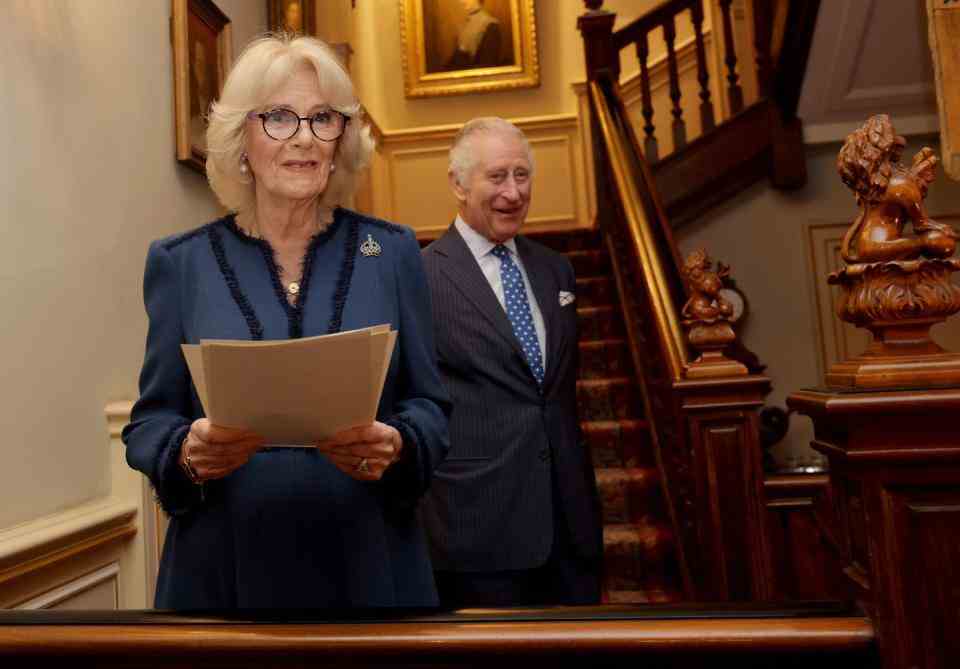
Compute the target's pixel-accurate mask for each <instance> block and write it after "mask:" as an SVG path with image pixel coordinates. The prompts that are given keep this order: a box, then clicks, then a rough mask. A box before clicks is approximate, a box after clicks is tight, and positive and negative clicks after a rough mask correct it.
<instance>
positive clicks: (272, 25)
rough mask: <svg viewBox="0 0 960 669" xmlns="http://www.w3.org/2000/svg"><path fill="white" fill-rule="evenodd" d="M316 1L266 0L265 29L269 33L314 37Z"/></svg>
mask: <svg viewBox="0 0 960 669" xmlns="http://www.w3.org/2000/svg"><path fill="white" fill-rule="evenodd" d="M315 1H316V0H267V27H268V28H269V29H270V32H275V33H294V34H297V35H315V34H316V30H317V19H316V16H315V15H316V12H315V11H314V10H315V9H316V8H315V6H314V2H315Z"/></svg>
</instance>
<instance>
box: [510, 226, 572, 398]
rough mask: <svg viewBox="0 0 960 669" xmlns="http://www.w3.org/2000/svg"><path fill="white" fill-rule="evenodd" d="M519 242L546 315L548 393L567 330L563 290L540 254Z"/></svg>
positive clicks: (523, 258) (536, 295)
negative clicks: (561, 302)
mask: <svg viewBox="0 0 960 669" xmlns="http://www.w3.org/2000/svg"><path fill="white" fill-rule="evenodd" d="M516 242H517V253H518V254H519V255H520V260H522V261H523V268H524V270H526V273H527V278H528V279H529V280H530V287H531V288H533V294H534V296H535V297H536V298H537V306H539V307H540V313H541V315H542V316H543V326H544V327H545V328H546V330H547V336H546V343H547V350H546V363H547V364H546V367H545V368H544V378H543V387H544V390H545V391H546V389H547V388H548V387H549V384H550V382H551V380H552V379H553V377H554V375H555V372H556V369H557V362H558V361H559V358H558V356H559V354H560V346H561V344H562V343H563V331H562V329H561V328H560V326H559V321H558V320H557V313H558V310H559V308H560V307H559V301H558V300H559V291H558V288H557V286H556V285H555V282H554V281H552V280H551V273H550V271H549V268H547V267H545V266H544V264H543V262H542V261H541V258H540V257H539V254H537V253H536V252H535V250H534V249H533V247H532V246H531V245H530V244H529V243H528V242H527V240H526V239H525V238H523V237H521V236H519V235H518V236H517V237H516Z"/></svg>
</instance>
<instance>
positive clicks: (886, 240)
mask: <svg viewBox="0 0 960 669" xmlns="http://www.w3.org/2000/svg"><path fill="white" fill-rule="evenodd" d="M904 146H906V140H905V139H904V138H903V137H901V136H899V135H897V134H896V132H895V131H894V128H893V125H892V124H891V123H890V117H889V116H887V115H885V114H879V115H877V116H873V117H871V118H870V119H868V120H867V122H866V123H864V124H863V125H862V126H861V127H859V128H857V129H856V130H855V131H854V132H852V133H851V134H850V135H848V136H847V140H846V142H845V143H844V145H843V148H842V149H841V150H840V154H839V155H838V156H837V171H838V172H839V173H840V178H841V179H842V180H843V183H845V184H846V185H847V186H848V187H849V188H850V189H851V190H852V191H853V192H854V195H855V196H856V198H857V204H859V205H860V215H859V216H858V217H857V219H856V220H855V221H854V223H853V225H851V226H850V228H849V229H848V230H847V234H846V235H845V236H844V238H843V244H842V246H841V248H840V252H841V254H842V256H843V259H844V260H845V261H846V262H848V263H870V262H885V261H890V260H913V259H916V258H918V257H920V256H926V257H928V258H947V257H950V256H952V255H953V252H954V250H955V249H956V246H957V239H958V234H957V232H956V231H955V230H954V229H953V228H952V227H951V226H949V225H946V224H943V223H938V222H936V221H934V220H933V219H931V218H930V217H929V216H928V215H927V211H926V208H925V207H924V205H923V200H924V198H925V197H926V196H927V188H928V187H929V186H930V184H931V183H932V182H933V179H934V175H935V171H936V165H937V162H938V160H937V157H936V155H934V153H933V151H932V150H931V149H930V148H928V147H924V148H923V149H922V150H920V152H918V153H917V154H916V155H915V156H914V157H913V165H912V166H911V167H910V169H907V168H906V167H904V166H903V165H901V164H900V155H901V153H902V152H903V148H904ZM908 221H909V222H910V223H911V224H912V225H913V231H914V232H915V233H916V236H914V237H906V236H904V226H905V225H906V223H907V222H908Z"/></svg>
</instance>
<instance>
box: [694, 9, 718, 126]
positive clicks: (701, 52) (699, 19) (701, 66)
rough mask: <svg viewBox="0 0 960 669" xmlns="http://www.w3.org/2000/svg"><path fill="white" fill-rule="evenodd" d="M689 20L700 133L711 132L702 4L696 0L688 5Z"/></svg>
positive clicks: (711, 111) (710, 107)
mask: <svg viewBox="0 0 960 669" xmlns="http://www.w3.org/2000/svg"><path fill="white" fill-rule="evenodd" d="M690 18H691V19H692V20H693V31H694V33H695V35H696V44H697V81H699V82H700V132H701V133H705V132H708V131H710V130H713V129H714V127H716V123H715V122H714V119H713V102H711V101H710V75H709V73H708V72H707V52H706V49H705V48H704V45H703V3H702V0H697V2H694V3H693V4H692V5H690Z"/></svg>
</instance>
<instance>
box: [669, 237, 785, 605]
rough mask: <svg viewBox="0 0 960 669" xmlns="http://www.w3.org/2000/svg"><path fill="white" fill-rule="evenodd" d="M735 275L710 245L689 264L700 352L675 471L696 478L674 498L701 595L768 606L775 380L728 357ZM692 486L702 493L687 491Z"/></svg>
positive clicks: (689, 315) (679, 390) (681, 410)
mask: <svg viewBox="0 0 960 669" xmlns="http://www.w3.org/2000/svg"><path fill="white" fill-rule="evenodd" d="M729 270H730V268H729V267H727V266H726V265H723V264H722V263H718V264H717V267H716V269H714V267H713V261H712V260H711V259H710V257H709V256H708V255H707V253H706V251H705V250H702V249H700V250H696V251H693V252H691V253H689V254H688V255H687V257H686V259H685V260H684V263H683V275H684V278H685V279H686V282H687V292H688V296H689V297H688V299H687V302H686V304H685V305H684V306H683V309H682V310H681V313H680V315H681V318H682V321H681V323H682V325H683V327H684V328H686V330H687V339H688V342H689V345H690V348H691V349H692V350H693V351H696V353H697V354H698V356H697V357H696V359H694V360H693V361H692V362H689V363H687V364H686V365H685V367H684V378H682V379H678V380H675V381H674V382H673V395H674V398H675V403H676V406H677V407H678V412H677V413H678V415H680V416H681V417H682V421H683V428H682V429H683V435H682V437H681V438H680V439H678V440H677V441H678V442H679V443H680V444H683V446H682V447H683V448H685V450H686V453H685V454H684V455H685V456H686V457H685V458H683V459H681V460H678V461H677V462H674V463H672V464H673V467H672V469H673V470H674V472H675V473H676V474H680V473H681V472H683V470H684V469H687V475H686V477H684V476H682V475H679V476H676V475H675V476H674V479H673V480H674V482H675V483H677V484H678V485H675V486H674V490H672V491H671V492H672V493H673V494H674V495H675V496H678V497H679V499H677V500H676V501H675V506H677V507H678V508H680V510H681V513H680V517H681V518H683V519H684V521H685V523H687V526H686V527H684V528H683V535H684V536H685V537H686V538H687V540H688V550H687V559H688V561H689V563H690V565H691V566H690V571H691V574H692V578H693V581H694V584H693V585H694V587H693V589H694V592H695V593H696V596H697V598H698V599H701V600H707V601H762V600H768V599H771V598H772V595H773V569H772V566H771V557H770V556H771V550H770V540H769V533H768V524H767V510H766V505H765V503H764V487H763V478H764V477H763V457H762V453H761V448H760V417H759V411H760V408H761V407H762V406H763V398H764V397H765V396H766V395H767V393H769V392H770V379H768V378H767V377H765V376H760V375H757V374H749V373H748V370H747V368H746V367H744V366H743V365H742V364H740V363H739V362H737V361H735V360H731V359H729V358H727V357H726V355H724V352H723V351H724V350H725V349H726V348H727V347H728V346H729V345H730V344H732V343H733V342H735V341H736V333H734V331H733V327H732V323H733V321H732V315H733V306H732V305H731V304H730V303H729V302H727V300H726V298H725V297H724V296H723V294H722V292H721V290H722V288H723V285H724V281H725V280H726V278H727V277H728V275H729ZM673 448H674V449H675V448H676V447H675V446H674V447H673ZM667 452H668V453H669V452H671V451H670V450H667ZM684 481H689V482H690V484H689V485H687V486H686V488H692V490H690V489H688V490H684V487H685V486H684V485H683V482H684ZM685 492H686V493H687V495H688V496H687V497H686V498H684V497H683V495H684V493H685ZM684 507H686V508H684ZM690 523H693V525H694V528H695V529H693V528H690V527H689V524H690ZM691 534H693V535H694V536H695V539H694V540H693V541H692V542H691V541H690V535H691ZM691 543H692V544H693V545H690V544H691Z"/></svg>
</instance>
